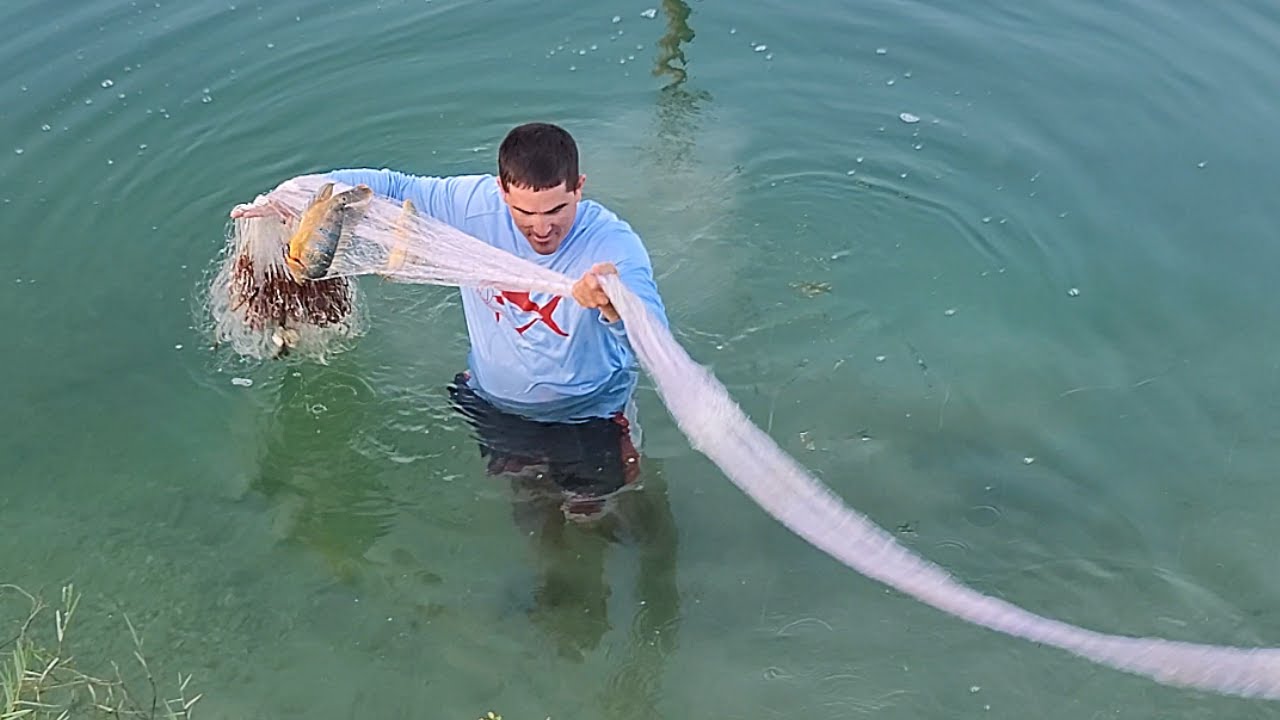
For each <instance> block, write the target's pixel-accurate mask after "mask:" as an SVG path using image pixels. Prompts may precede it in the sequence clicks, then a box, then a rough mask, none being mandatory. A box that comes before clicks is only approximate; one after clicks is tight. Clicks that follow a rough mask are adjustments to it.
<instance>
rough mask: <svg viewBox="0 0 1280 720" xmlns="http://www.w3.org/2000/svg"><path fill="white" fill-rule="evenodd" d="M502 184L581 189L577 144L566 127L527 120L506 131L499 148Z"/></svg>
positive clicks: (535, 187)
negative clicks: (561, 186)
mask: <svg viewBox="0 0 1280 720" xmlns="http://www.w3.org/2000/svg"><path fill="white" fill-rule="evenodd" d="M498 177H499V178H500V179H501V180H502V186H503V187H510V186H512V185H515V186H517V187H522V188H528V189H530V190H549V189H551V188H555V187H560V185H561V183H563V184H564V185H565V187H566V188H568V189H569V190H577V189H578V145H577V143H575V142H574V141H573V136H572V135H570V134H569V132H568V131H567V130H565V129H564V128H562V127H560V126H558V125H552V124H550V123H539V122H535V123H525V124H524V125H519V126H517V127H515V128H513V129H512V130H511V132H509V133H507V136H506V137H505V138H503V140H502V145H501V146H500V147H499V148H498Z"/></svg>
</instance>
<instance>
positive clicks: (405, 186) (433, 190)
mask: <svg viewBox="0 0 1280 720" xmlns="http://www.w3.org/2000/svg"><path fill="white" fill-rule="evenodd" d="M304 178H320V179H322V180H332V181H334V182H339V183H342V184H344V185H351V186H355V185H361V184H363V185H367V186H368V187H369V189H370V190H373V192H374V194H376V195H380V196H382V197H385V198H389V199H391V200H394V201H396V202H404V201H405V200H412V201H413V204H414V206H415V207H416V208H417V210H418V212H420V213H425V214H427V215H430V216H431V217H434V218H436V219H438V220H441V221H443V222H446V223H449V224H454V223H455V222H456V219H458V218H462V217H464V216H465V215H466V204H467V201H468V199H469V197H470V194H471V190H470V189H469V188H467V187H465V185H466V179H465V178H464V177H429V176H423V175H410V174H408V173H402V172H398V171H396V170H388V169H382V170H374V169H370V168H351V169H338V170H330V171H328V172H324V173H315V174H309V175H299V176H298V177H295V178H291V179H289V180H286V181H285V182H284V183H281V187H282V188H283V187H285V186H287V185H289V184H290V183H296V182H297V181H299V180H302V179H304ZM472 184H474V183H472ZM269 213H275V214H279V215H281V216H282V217H285V219H286V220H287V219H290V216H291V215H292V213H290V212H288V211H287V208H284V207H283V206H282V205H281V204H280V203H276V202H272V201H271V198H270V196H269V195H262V196H259V197H258V199H257V200H255V201H254V202H253V203H246V204H243V205H237V206H236V207H235V208H233V209H232V211H231V217H233V218H238V217H261V216H263V215H266V214H269Z"/></svg>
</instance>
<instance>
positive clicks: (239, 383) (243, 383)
mask: <svg viewBox="0 0 1280 720" xmlns="http://www.w3.org/2000/svg"><path fill="white" fill-rule="evenodd" d="M231 384H232V385H235V386H236V387H253V381H252V380H250V379H249V378H243V377H234V378H231Z"/></svg>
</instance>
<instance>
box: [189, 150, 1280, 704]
mask: <svg viewBox="0 0 1280 720" xmlns="http://www.w3.org/2000/svg"><path fill="white" fill-rule="evenodd" d="M322 183H323V180H322V179H321V178H319V177H314V176H304V177H301V178H295V179H293V180H290V181H288V182H286V183H284V184H282V185H281V186H280V187H279V188H277V189H276V190H274V191H273V192H272V193H271V194H270V195H269V196H268V197H267V198H260V201H265V202H269V203H271V204H274V205H276V206H277V207H279V208H280V209H281V210H282V211H283V212H284V214H285V215H286V216H292V217H294V218H296V217H298V216H301V215H302V213H303V212H304V210H305V209H306V208H307V206H308V205H309V204H310V202H311V199H312V198H313V196H314V195H315V193H316V192H317V190H318V189H319V188H320V187H321V185H322ZM336 189H341V188H336ZM291 227H292V226H291ZM236 233H237V236H238V238H239V240H240V242H239V243H238V244H237V246H236V247H237V248H239V249H238V250H237V251H236V252H238V253H239V254H240V255H239V257H249V258H250V262H251V263H252V266H253V269H254V272H253V273H247V274H246V273H244V272H243V271H236V270H234V269H233V270H227V271H224V273H222V274H220V275H219V277H218V278H217V279H215V283H228V287H227V288H223V289H220V290H219V289H216V288H215V289H214V290H213V292H212V295H213V296H215V297H220V298H222V299H221V300H220V302H216V303H214V304H213V306H212V309H213V312H214V314H215V316H216V320H217V326H218V328H219V332H220V335H222V336H224V337H227V338H231V339H232V340H233V342H235V343H237V344H236V349H237V350H239V351H241V352H243V353H244V354H247V355H251V356H254V357H262V356H263V355H269V354H272V353H273V352H274V351H275V347H276V344H275V343H273V342H272V340H271V336H270V335H266V336H265V337H264V336H263V333H264V332H267V331H266V330H264V329H259V326H261V327H262V328H266V327H269V326H271V325H272V322H271V320H272V319H274V318H276V317H279V316H281V315H282V311H281V309H280V308H279V307H278V305H280V304H288V303H294V302H295V295H297V294H298V293H299V292H300V291H299V290H297V289H294V288H287V287H286V288H283V289H280V291H279V293H278V294H275V295H273V294H268V295H266V296H262V295H261V294H259V295H256V296H255V295H254V293H255V292H258V293H261V292H262V290H263V287H262V286H263V284H264V283H265V284H266V285H267V286H271V284H272V283H273V282H277V281H276V280H274V279H273V278H275V277H276V276H275V275H273V274H272V272H276V271H282V270H281V268H283V260H282V257H283V252H284V245H285V243H286V242H287V239H288V231H287V230H286V228H285V225H283V224H282V223H281V222H280V221H279V220H278V219H275V218H272V217H264V218H259V219H254V220H248V221H241V222H239V223H237V225H236ZM238 262H239V260H238V259H237V255H236V253H233V254H232V255H231V256H229V258H228V261H227V264H228V266H234V265H235V264H236V263H238ZM265 268H271V269H272V270H271V271H266V270H264V269H265ZM359 275H381V276H383V277H386V278H388V279H391V280H395V281H399V282H409V283H430V284H437V285H453V286H469V287H492V288H495V289H499V290H513V291H540V292H550V293H555V294H560V295H566V296H568V295H570V287H571V285H572V280H571V279H570V278H567V277H564V276H562V275H559V274H558V273H555V272H552V271H549V270H547V269H545V268H542V267H539V266H538V265H535V264H533V263H531V262H528V261H525V260H522V259H520V258H517V257H514V256H512V255H510V254H508V253H505V252H503V251H501V250H497V249H496V248H493V247H491V246H489V245H486V244H485V243H483V242H481V241H480V240H477V239H476V238H473V237H470V236H468V235H466V234H464V233H462V232H460V231H458V230H456V229H454V228H452V227H450V226H448V225H445V224H444V223H441V222H439V221H437V220H434V219H432V218H430V217H426V216H423V215H421V214H417V213H414V212H406V208H405V207H403V206H400V205H398V204H396V203H394V202H392V201H390V200H387V199H385V198H374V199H373V200H372V202H371V203H370V204H369V205H368V207H367V208H366V209H365V210H364V214H363V216H362V217H361V218H360V219H359V220H358V221H357V222H355V223H353V224H352V225H351V226H350V227H345V228H343V234H342V236H341V238H340V239H339V241H338V242H337V245H336V248H335V252H334V255H333V262H332V265H331V266H330V267H329V269H328V271H327V274H326V278H327V279H326V280H324V281H323V282H337V283H341V285H335V286H333V287H331V288H329V290H327V291H326V292H325V293H323V296H324V298H323V299H324V300H326V301H332V302H328V303H326V302H322V301H321V299H317V298H311V299H310V300H298V301H297V302H298V306H299V307H302V308H306V309H308V312H291V313H284V315H287V319H286V321H284V322H281V323H280V325H285V326H287V327H290V328H293V329H295V330H297V331H298V332H299V337H306V338H307V339H308V341H309V342H311V343H313V344H314V345H315V346H316V348H318V349H321V350H322V349H323V345H324V344H325V343H326V342H330V341H332V340H334V339H335V338H340V337H341V338H345V337H349V336H351V334H352V332H353V330H354V329H356V328H357V327H358V325H357V324H355V323H353V322H352V318H353V317H354V316H355V315H354V313H355V311H356V309H357V308H356V305H357V303H356V297H355V295H354V291H355V288H354V282H353V279H354V278H355V277H356V276H359ZM284 277H285V278H286V281H287V282H292V280H288V276H287V275H285V276H284ZM601 281H602V283H603V285H604V288H605V290H606V292H607V294H608V295H609V297H610V299H611V300H612V301H613V303H614V307H615V308H616V309H617V310H618V312H619V314H620V315H621V316H622V319H623V322H624V323H625V326H626V328H627V337H628V339H629V341H630V343H631V345H632V347H633V348H634V350H635V352H636V355H637V357H638V358H639V360H640V364H641V365H642V367H643V368H644V370H645V371H646V372H647V373H648V374H649V376H650V377H651V378H652V379H653V381H654V383H655V385H656V387H657V390H658V394H659V395H660V396H661V398H662V400H663V402H664V403H665V404H666V406H667V409H668V410H669V412H670V413H671V415H672V417H673V418H675V420H676V422H677V424H678V425H679V426H680V428H681V430H682V431H683V432H684V433H685V434H686V435H687V436H688V438H689V442H690V443H691V444H692V445H693V447H694V448H696V449H697V450H699V451H700V452H702V453H703V454H705V455H706V456H707V457H709V458H710V459H711V460H712V461H714V462H715V463H716V465H717V466H719V467H720V469H721V470H722V471H723V472H724V473H725V475H726V476H728V478H729V479H730V480H731V481H732V482H734V483H735V484H736V485H737V486H738V487H739V488H740V489H741V490H742V491H743V492H745V493H746V494H747V495H748V496H749V497H751V498H752V499H754V500H755V502H756V503H757V504H758V505H759V506H760V507H761V508H763V509H764V510H765V511H766V512H768V513H769V514H770V515H772V516H773V517H774V518H776V519H777V520H778V521H779V522H781V523H783V524H784V525H785V526H786V527H788V528H789V529H791V530H792V531H793V532H795V533H796V534H797V535H799V536H800V537H803V538H805V539H806V540H807V541H808V542H810V543H811V544H813V545H814V546H815V547H817V548H820V549H821V550H823V551H825V552H826V553H828V554H829V555H831V556H832V557H834V558H835V559H837V560H839V561H840V562H842V563H844V564H845V565H847V566H849V567H850V568H853V569H855V570H857V571H859V572H861V573H863V574H864V575H866V576H868V577H871V578H874V579H876V580H879V581H880V582H883V583H885V584H887V585H889V586H891V587H893V588H895V589H897V590H899V591H900V592H903V593H905V594H907V595H910V596H912V597H914V598H916V599H918V600H920V601H921V602H924V603H927V604H929V605H931V606H933V607H935V608H937V609H939V610H942V611H944V612H947V613H950V614H951V615H954V616H956V617H959V618H962V619H964V620H967V621H969V622H972V623H974V624H976V625H980V626H982V627H985V628H989V629H991V630H995V631H998V632H1002V633H1005V634H1008V635H1011V636H1014V637H1019V638H1023V639H1026V640H1030V641H1032V642H1037V643H1043V644H1046V645H1051V646H1053V647H1057V648H1061V649H1063V650H1066V651H1068V652H1071V653H1074V654H1076V655H1078V656H1080V657H1083V658H1087V659H1089V660H1092V661H1094V662H1097V663H1101V664H1103V665H1107V666H1110V667H1112V668H1116V669H1120V670H1124V671H1128V672H1132V673H1136V674H1140V675H1145V676H1147V677H1150V678H1152V679H1155V680H1157V681H1159V682H1162V683H1166V684H1170V685H1176V686H1182V687H1189V688H1196V689H1201V690H1210V691H1216V692H1222V693H1227V694H1233V695H1240V696H1246V697H1262V698H1270V699H1280V649H1272V648H1234V647H1224V646H1216V645H1200V644H1194V643H1185V642H1173V641H1168V640H1163V639H1159V638H1137V637H1126V636H1119V635H1107V634H1103V633H1098V632H1094V631H1091V630H1086V629H1083V628H1079V627H1076V626H1073V625H1069V624H1066V623H1062V622H1059V621H1057V620H1052V619H1049V618H1045V617H1042V616H1039V615H1036V614H1034V613H1031V612H1029V611H1027V610H1024V609H1022V608H1019V607H1017V606H1015V605H1012V604H1010V603H1008V602H1005V601H1003V600H1000V599H997V598H994V597H990V596H987V595H983V594H981V593H979V592H977V591H975V590H973V589H971V588H969V587H967V586H965V585H963V584H961V583H960V582H958V581H957V580H956V579H954V578H953V577H951V575H950V574H948V573H947V572H946V571H945V570H944V569H942V568H941V567H939V566H937V565H935V564H933V563H931V562H929V561H928V560H925V559H924V558H922V557H920V556H918V555H916V554H914V553H913V552H912V551H911V550H909V549H908V548H906V547H904V546H903V545H900V544H899V543H898V542H897V541H896V540H895V538H894V537H893V536H892V535H891V534H890V533H888V532H886V531H884V530H882V529H881V528H880V527H878V526H877V525H875V523H873V522H871V521H870V520H869V519H868V518H866V517H865V516H863V515H861V514H860V513H858V512H856V511H854V510H853V509H851V508H849V507H848V506H846V505H845V504H844V502H843V501H842V500H841V499H840V498H839V497H838V496H837V495H836V494H835V493H833V492H832V491H831V490H830V489H828V488H827V487H826V486H824V485H823V484H822V483H821V482H819V481H818V480H817V479H816V478H815V477H814V476H813V475H811V474H810V473H808V472H806V471H805V469H804V468H803V467H801V466H800V465H799V464H798V463H796V462H795V461H794V460H793V459H792V458H791V457H789V456H788V455H787V454H786V453H784V452H783V451H782V449H781V448H779V447H778V445H777V444H776V443H775V442H774V441H773V439H772V438H770V437H769V436H768V435H767V434H766V433H764V432H763V431H761V430H760V429H759V428H758V427H756V426H755V425H754V424H753V423H752V422H751V421H750V419H748V418H747V416H746V415H745V414H744V413H743V412H742V410H741V408H739V407H738V405H737V404H736V403H735V402H734V401H733V399H732V398H731V397H730V396H729V394H728V392H727V391H726V390H725V388H724V386H722V385H721V384H720V383H719V382H718V381H717V380H716V378H715V377H714V376H713V375H712V374H711V373H710V372H709V371H708V370H707V369H706V368H705V367H703V366H702V365H700V364H698V363H697V362H695V361H694V360H693V359H692V358H691V357H689V355H688V354H687V353H686V352H685V351H684V349H683V348H682V347H681V346H680V345H679V343H678V342H677V341H676V340H675V338H674V337H673V336H672V335H671V334H670V332H669V331H668V330H667V329H666V328H665V327H664V326H663V325H662V324H661V323H658V322H656V321H654V320H653V319H652V318H651V317H650V316H649V314H648V311H647V309H646V308H645V306H644V305H643V303H642V302H640V301H639V299H638V298H636V297H635V296H634V295H633V294H632V293H631V291H630V290H628V289H627V288H626V287H625V286H624V285H623V284H622V283H621V281H620V280H619V279H618V278H617V276H613V275H606V276H604V277H602V278H601ZM246 282H247V283H249V284H250V285H252V287H244V286H243V285H242V284H243V283H246ZM236 283H242V284H241V285H237V284H236ZM339 288H341V291H340V290H339ZM220 293H221V294H220ZM246 295H248V296H252V297H256V298H258V299H257V300H256V301H253V302H250V304H249V305H248V307H250V308H251V309H250V310H249V311H248V313H247V314H246V313H245V312H241V311H236V305H235V300H234V298H236V297H243V296H246ZM303 295H305V293H303ZM306 297H310V296H306ZM339 298H341V300H342V302H338V300H339ZM255 303H256V304H255ZM291 307H292V306H291ZM321 308H326V309H328V310H329V311H330V313H331V315H341V316H342V317H341V319H340V321H339V322H326V323H323V324H322V323H319V322H315V323H312V324H311V325H308V324H307V323H308V322H310V320H312V319H315V318H316V317H321V316H323V317H324V318H325V319H326V320H327V319H329V318H330V315H326V314H325V313H323V312H321V313H319V315H313V314H311V311H316V312H318V311H319V310H320V309H321ZM264 318H266V319H267V321H266V322H259V321H261V320H263V319H264Z"/></svg>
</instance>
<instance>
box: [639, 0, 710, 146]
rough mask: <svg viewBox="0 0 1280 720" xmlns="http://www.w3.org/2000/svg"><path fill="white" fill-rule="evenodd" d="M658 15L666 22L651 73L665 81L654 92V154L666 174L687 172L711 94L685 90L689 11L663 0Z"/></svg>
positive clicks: (675, 0) (678, 3)
mask: <svg viewBox="0 0 1280 720" xmlns="http://www.w3.org/2000/svg"><path fill="white" fill-rule="evenodd" d="M662 13H663V15H664V16H665V17H666V20H667V32H666V33H665V34H663V36H662V37H661V38H659V39H658V43H657V45H658V56H657V60H656V62H655V65H654V68H653V74H654V75H655V76H656V77H666V78H669V81H668V82H667V83H666V84H665V85H664V86H663V87H662V89H661V90H659V91H658V105H657V129H656V133H655V137H656V139H657V141H658V142H657V147H656V148H655V153H654V154H655V158H656V159H657V160H658V161H659V163H660V164H663V165H664V166H666V169H667V170H668V171H679V170H689V169H690V166H691V164H692V163H693V162H694V157H695V156H694V149H695V145H696V143H695V142H694V138H695V137H696V136H697V131H698V121H699V119H700V117H701V115H702V106H703V105H704V104H706V103H708V102H710V100H711V94H710V93H708V92H707V91H705V90H690V89H689V88H688V87H686V82H687V81H688V79H689V71H688V65H689V61H688V58H687V57H686V56H685V52H684V47H685V45H686V44H688V43H690V42H692V41H693V38H694V31H693V28H692V27H690V26H689V18H690V16H691V15H692V14H693V11H692V10H691V9H690V8H689V5H688V3H686V2H683V0H665V1H664V2H663V3H662Z"/></svg>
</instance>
